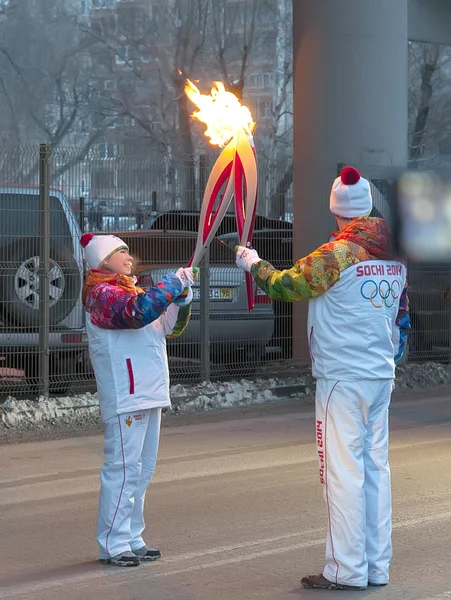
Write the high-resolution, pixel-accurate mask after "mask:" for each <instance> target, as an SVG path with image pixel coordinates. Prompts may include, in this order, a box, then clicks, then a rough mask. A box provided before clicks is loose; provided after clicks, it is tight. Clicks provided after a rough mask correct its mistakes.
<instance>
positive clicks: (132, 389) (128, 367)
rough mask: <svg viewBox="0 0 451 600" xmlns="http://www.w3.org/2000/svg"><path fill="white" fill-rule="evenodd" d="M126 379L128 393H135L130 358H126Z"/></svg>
mask: <svg viewBox="0 0 451 600" xmlns="http://www.w3.org/2000/svg"><path fill="white" fill-rule="evenodd" d="M126 362H127V370H128V379H129V381H130V394H134V393H135V375H134V373H133V365H132V359H131V358H127V361H126Z"/></svg>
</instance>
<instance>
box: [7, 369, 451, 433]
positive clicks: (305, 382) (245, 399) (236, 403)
mask: <svg viewBox="0 0 451 600" xmlns="http://www.w3.org/2000/svg"><path fill="white" fill-rule="evenodd" d="M450 383H451V365H443V364H439V363H425V364H409V365H407V366H405V367H400V368H398V369H397V371H396V387H398V388H428V387H434V386H438V385H444V384H445V385H446V384H450ZM314 386H315V384H314V380H313V378H312V376H311V374H310V373H305V374H302V375H298V376H295V375H293V376H291V377H284V378H276V377H274V378H271V379H263V378H261V379H254V380H246V379H242V380H241V381H227V382H211V383H205V382H204V383H198V384H187V385H181V384H178V385H174V386H172V387H171V398H172V404H173V406H172V408H171V409H170V410H169V411H168V412H167V414H169V415H171V414H172V415H176V414H179V413H186V412H190V411H199V412H200V411H211V410H219V409H223V408H233V407H241V406H249V405H251V404H254V405H255V404H263V403H265V402H276V401H280V400H286V399H287V398H303V397H305V396H307V395H309V394H310V393H311V392H312V391H314ZM100 423H101V419H100V412H99V400H98V397H97V394H90V393H86V394H82V395H74V396H69V397H66V398H50V399H49V400H44V399H43V398H41V399H40V400H39V401H34V400H16V399H15V398H11V397H10V398H7V399H6V400H5V401H4V403H3V404H0V430H1V429H3V430H5V429H11V430H12V429H14V430H16V429H17V430H18V429H22V430H23V429H36V428H38V429H39V428H44V427H45V428H48V427H57V426H58V427H65V426H67V427H83V428H89V427H92V426H96V425H100Z"/></svg>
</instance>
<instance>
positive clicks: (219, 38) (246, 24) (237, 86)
mask: <svg viewBox="0 0 451 600" xmlns="http://www.w3.org/2000/svg"><path fill="white" fill-rule="evenodd" d="M211 3H212V10H211V23H212V28H211V32H212V35H211V37H210V43H211V45H212V47H213V51H214V56H215V58H216V62H217V69H218V70H219V72H220V74H221V77H222V80H223V82H224V83H225V85H226V86H227V88H228V90H229V91H230V92H232V93H234V94H235V95H236V96H237V97H238V98H239V99H240V100H241V99H242V98H243V92H244V86H245V82H246V76H247V73H248V68H249V65H250V63H251V61H252V58H253V51H254V46H255V42H256V38H257V35H258V31H259V17H260V16H261V14H262V7H263V6H264V5H265V2H264V1H263V2H262V0H241V1H238V2H224V1H223V0H211Z"/></svg>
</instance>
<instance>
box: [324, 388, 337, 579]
mask: <svg viewBox="0 0 451 600" xmlns="http://www.w3.org/2000/svg"><path fill="white" fill-rule="evenodd" d="M339 383H340V382H339V381H337V382H336V383H335V385H334V387H333V388H332V390H331V392H330V394H329V397H328V398H327V404H326V410H325V414H324V455H325V456H324V461H325V465H324V466H325V469H324V470H325V478H324V479H325V482H326V504H327V516H328V520H329V536H330V547H331V549H332V558H333V560H334V563H335V564H336V565H337V571H336V574H335V583H338V570H339V568H340V565H339V564H338V561H337V559H336V558H335V549H334V538H333V536H332V523H331V518H330V503H329V485H328V481H327V479H328V468H327V418H328V413H329V402H330V399H331V397H332V394H333V392H334V390H335V388H336V387H337V385H338V384H339Z"/></svg>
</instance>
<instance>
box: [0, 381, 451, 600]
mask: <svg viewBox="0 0 451 600" xmlns="http://www.w3.org/2000/svg"><path fill="white" fill-rule="evenodd" d="M391 421H392V435H391V463H392V472H393V484H394V527H395V530H394V550H395V557H394V562H393V567H392V572H391V576H392V579H391V583H390V585H389V586H388V587H387V588H383V589H375V588H372V589H369V590H368V591H366V592H359V593H358V595H360V596H363V597H365V598H366V597H377V598H378V599H381V600H382V599H386V598H390V599H395V598H396V599H400V598H403V599H409V600H425V599H428V600H432V599H434V600H446V599H451V572H450V567H449V563H450V559H451V549H450V539H451V502H450V500H451V444H450V439H451V396H450V392H449V389H443V390H442V391H441V392H440V393H435V394H434V393H431V392H430V393H428V392H425V393H424V396H423V397H420V396H418V394H417V395H416V396H415V395H409V394H408V395H407V397H405V399H404V400H400V401H398V402H396V403H394V405H393V408H392V417H391ZM101 444H102V441H101V437H100V436H93V437H82V438H71V439H66V440H59V441H47V442H37V443H28V444H15V445H9V446H2V447H0V451H1V463H0V598H1V599H8V600H16V599H24V600H25V599H29V598H30V599H31V598H33V600H40V599H45V600H72V599H77V600H78V599H80V600H86V599H91V598H95V599H96V600H97V599H100V600H102V599H108V600H132V599H136V600H144V599H149V600H162V599H174V600H222V599H224V600H226V599H227V600H254V599H258V600H295V599H305V598H311V597H315V598H318V599H321V598H325V597H330V595H331V594H332V595H333V594H334V592H318V591H310V590H304V589H302V588H301V586H300V579H301V577H302V576H303V575H304V574H309V573H316V572H319V571H320V569H321V568H322V565H323V553H324V537H325V524H326V523H325V509H324V506H323V501H322V494H321V489H320V485H319V482H318V468H317V460H316V457H315V448H314V428H313V413H312V412H311V407H309V406H305V405H302V406H300V405H292V406H284V407H281V408H280V410H276V411H275V410H274V409H272V410H268V411H267V412H265V410H262V409H259V411H258V412H252V411H248V412H247V414H245V415H242V414H241V415H240V418H237V415H236V414H234V413H225V414H223V415H222V416H216V417H215V418H214V419H212V418H211V417H205V418H204V417H197V418H196V419H195V422H192V423H191V424H190V423H187V424H184V425H180V424H179V423H178V424H177V426H169V427H168V426H165V427H164V430H163V437H162V443H161V453H160V461H159V464H158V467H157V474H156V476H155V479H154V482H153V483H152V486H151V488H150V491H149V494H148V499H147V521H148V543H149V544H152V545H156V546H158V547H160V548H161V550H162V553H163V555H164V559H163V560H161V561H160V562H158V563H153V564H148V565H143V566H140V567H138V568H136V569H118V568H113V567H104V566H101V565H99V564H98V563H97V562H96V557H97V548H96V544H95V540H94V531H95V521H96V504H97V493H98V471H99V468H100V466H101V462H102V457H101ZM335 594H337V592H335ZM338 594H339V597H340V598H347V597H349V594H351V596H352V597H354V596H356V593H352V592H351V593H349V592H339V593H338Z"/></svg>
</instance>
